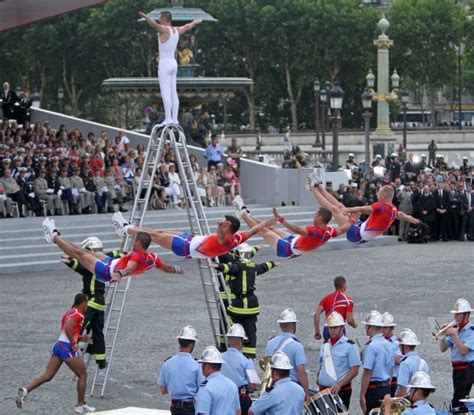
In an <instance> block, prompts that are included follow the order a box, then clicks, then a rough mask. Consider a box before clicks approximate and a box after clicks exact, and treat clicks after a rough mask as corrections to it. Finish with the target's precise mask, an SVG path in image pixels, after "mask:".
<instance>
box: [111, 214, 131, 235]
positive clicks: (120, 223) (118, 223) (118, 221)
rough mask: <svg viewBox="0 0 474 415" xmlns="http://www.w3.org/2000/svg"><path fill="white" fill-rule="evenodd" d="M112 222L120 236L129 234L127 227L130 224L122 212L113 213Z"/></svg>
mask: <svg viewBox="0 0 474 415" xmlns="http://www.w3.org/2000/svg"><path fill="white" fill-rule="evenodd" d="M112 224H113V225H114V227H115V233H116V234H117V236H118V237H119V238H124V237H125V236H126V235H127V234H126V232H125V227H126V226H128V225H130V224H129V223H128V222H127V221H126V220H125V218H124V217H123V215H122V212H115V213H114V214H113V215H112Z"/></svg>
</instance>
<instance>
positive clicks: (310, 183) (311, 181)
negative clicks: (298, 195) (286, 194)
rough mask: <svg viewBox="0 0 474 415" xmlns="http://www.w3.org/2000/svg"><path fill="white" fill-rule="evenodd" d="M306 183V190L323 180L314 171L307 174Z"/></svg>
mask: <svg viewBox="0 0 474 415" xmlns="http://www.w3.org/2000/svg"><path fill="white" fill-rule="evenodd" d="M307 180H308V181H307V183H305V189H306V190H310V191H311V190H312V189H313V187H317V186H320V185H322V184H323V181H322V180H321V178H320V177H319V176H318V175H317V174H316V173H311V174H310V175H309V176H308V179H307Z"/></svg>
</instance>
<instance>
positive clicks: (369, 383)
mask: <svg viewBox="0 0 474 415" xmlns="http://www.w3.org/2000/svg"><path fill="white" fill-rule="evenodd" d="M362 324H365V331H366V334H367V335H368V336H369V337H370V341H369V342H368V343H367V345H366V347H365V349H364V353H363V356H362V362H363V363H362V367H363V368H364V372H363V374H362V379H361V385H360V407H361V409H362V413H364V414H368V413H369V412H370V410H371V409H373V408H376V407H379V406H380V401H381V400H382V399H383V397H384V396H385V395H386V394H389V393H390V378H391V375H392V367H393V348H392V346H391V344H390V342H388V341H387V340H386V339H385V337H384V336H383V334H382V327H383V325H384V324H383V321H382V315H381V314H380V313H379V312H378V311H375V310H373V311H371V312H370V313H369V314H368V315H367V317H366V318H365V320H364V321H363V322H362Z"/></svg>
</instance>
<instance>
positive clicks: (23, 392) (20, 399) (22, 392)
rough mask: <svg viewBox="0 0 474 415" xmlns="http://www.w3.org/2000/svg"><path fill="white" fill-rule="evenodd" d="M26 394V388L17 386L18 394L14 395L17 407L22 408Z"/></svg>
mask: <svg viewBox="0 0 474 415" xmlns="http://www.w3.org/2000/svg"><path fill="white" fill-rule="evenodd" d="M27 396H28V391H27V390H26V388H19V389H18V394H17V396H16V406H17V407H18V408H20V409H21V408H23V405H24V404H25V400H26V397H27Z"/></svg>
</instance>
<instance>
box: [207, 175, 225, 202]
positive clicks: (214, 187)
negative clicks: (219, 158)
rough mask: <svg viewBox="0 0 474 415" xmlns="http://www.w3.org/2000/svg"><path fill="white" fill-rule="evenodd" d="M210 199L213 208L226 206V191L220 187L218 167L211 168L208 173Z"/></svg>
mask: <svg viewBox="0 0 474 415" xmlns="http://www.w3.org/2000/svg"><path fill="white" fill-rule="evenodd" d="M207 183H208V190H207V192H208V193H207V194H208V198H209V200H210V205H211V206H224V194H225V190H224V188H223V187H222V186H219V184H218V183H219V176H218V175H217V169H216V166H210V167H209V171H208V173H207Z"/></svg>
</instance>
